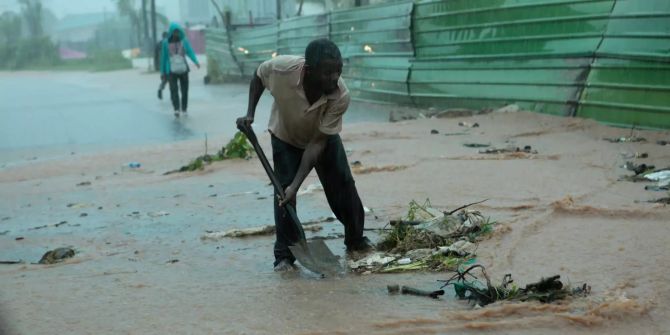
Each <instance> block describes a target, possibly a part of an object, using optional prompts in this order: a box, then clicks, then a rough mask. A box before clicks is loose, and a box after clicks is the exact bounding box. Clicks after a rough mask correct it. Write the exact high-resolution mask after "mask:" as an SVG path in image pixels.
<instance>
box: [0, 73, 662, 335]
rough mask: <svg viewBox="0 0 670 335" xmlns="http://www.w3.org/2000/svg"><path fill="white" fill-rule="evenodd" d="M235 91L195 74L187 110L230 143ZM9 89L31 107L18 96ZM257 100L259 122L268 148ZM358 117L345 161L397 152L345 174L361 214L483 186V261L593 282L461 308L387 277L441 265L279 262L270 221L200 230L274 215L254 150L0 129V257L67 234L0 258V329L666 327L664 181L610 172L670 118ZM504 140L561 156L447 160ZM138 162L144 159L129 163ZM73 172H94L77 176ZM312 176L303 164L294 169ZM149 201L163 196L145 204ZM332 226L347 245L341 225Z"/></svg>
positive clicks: (217, 140) (455, 202) (369, 220)
mask: <svg viewBox="0 0 670 335" xmlns="http://www.w3.org/2000/svg"><path fill="white" fill-rule="evenodd" d="M9 75H10V74H2V76H3V78H5V77H7V76H9ZM98 76H99V77H98ZM138 77H139V78H140V79H137V78H138ZM86 78H89V79H90V80H93V79H91V78H100V79H99V80H101V82H97V84H95V85H102V86H103V88H105V87H106V88H109V87H107V86H109V85H111V86H110V87H112V88H115V89H116V88H118V87H120V86H121V85H120V84H119V82H118V81H119V80H127V81H130V82H133V84H132V85H140V84H141V83H144V84H146V87H153V85H154V84H155V83H154V82H155V80H154V79H155V78H153V79H143V78H142V77H141V75H139V74H137V73H131V72H120V73H116V74H98V75H95V76H94V75H91V77H88V76H87V77H86ZM39 79H40V80H42V79H43V78H39ZM68 80H69V79H68ZM96 80H97V79H96ZM193 81H194V82H196V79H194V80H193ZM2 82H5V81H4V79H3V80H2ZM137 83H140V84H137ZM82 85H83V84H82ZM90 85H93V84H90ZM95 85H94V86H95ZM133 87H134V88H135V89H136V88H137V86H133ZM118 89H119V90H121V91H120V93H119V95H122V94H126V93H127V94H128V96H127V97H125V98H124V99H128V100H126V105H124V106H133V105H134V106H135V107H128V108H136V109H137V110H139V111H140V112H142V111H145V112H146V110H147V108H149V107H146V106H147V105H149V104H151V105H155V106H154V107H150V108H155V113H156V115H153V114H152V115H153V116H151V117H148V118H149V119H151V118H154V117H155V118H156V120H159V121H157V123H156V124H162V123H161V122H165V124H166V127H169V126H168V125H169V124H170V122H172V119H171V115H170V113H169V108H168V109H166V110H165V113H163V110H162V109H161V106H163V105H161V104H162V103H160V102H155V101H151V102H145V100H143V99H145V98H146V99H154V97H153V93H151V94H148V93H147V97H145V96H144V95H143V94H140V93H133V94H130V93H128V92H127V91H124V90H125V88H118ZM131 89H132V87H131ZM217 90H221V91H217ZM150 91H152V92H153V89H152V90H150ZM245 91H246V90H242V89H240V87H237V86H234V85H233V86H226V85H223V86H220V87H219V88H211V89H210V88H207V89H203V90H202V91H199V89H198V87H197V86H194V87H193V88H192V92H194V94H193V99H194V100H193V101H194V103H193V106H194V108H193V109H192V110H189V113H192V114H191V115H190V116H189V119H188V121H187V122H189V124H188V126H189V127H191V126H192V127H195V129H200V130H199V131H200V132H205V131H206V132H207V133H208V141H209V145H210V147H212V148H214V147H220V146H221V145H224V144H225V143H227V141H228V140H230V136H232V134H234V131H235V129H234V126H233V124H232V122H231V123H230V125H229V126H228V123H227V122H228V121H227V120H228V119H230V120H234V118H235V117H237V116H238V114H239V110H238V108H237V107H239V106H243V105H244V104H245V103H246V95H245V94H246V92H245ZM123 92H125V93H123ZM117 98H118V99H120V98H121V97H120V96H117V95H115V96H114V97H110V99H111V100H114V99H117ZM222 102H225V103H222ZM13 103H14V104H16V105H17V106H19V105H20V106H23V107H25V106H29V101H28V102H26V101H23V102H21V104H18V103H17V102H13ZM197 106H200V107H199V108H200V109H198V108H196V107H197ZM221 106H226V107H225V110H224V107H221ZM236 106H237V107H236ZM0 107H4V106H0ZM42 107H44V106H42ZM122 107H123V106H122ZM145 107H146V108H145ZM266 107H267V106H266ZM124 108H125V107H124ZM150 108H149V109H150ZM365 108H366V109H367V110H370V113H378V112H379V111H373V110H371V108H369V106H367V105H366V107H365ZM6 110H7V109H5V108H0V113H4V112H5V111H6ZM14 112H15V111H14V110H12V113H14ZM43 112H45V110H43ZM381 112H384V111H383V109H382V110H381ZM381 112H380V113H381ZM161 113H163V114H161ZM221 114H225V117H224V116H221ZM12 117H18V116H17V115H13V116H12ZM165 118H166V119H165ZM140 119H143V118H140ZM262 119H263V117H260V118H259V119H258V125H256V130H257V133H258V134H259V140H260V142H261V146H263V148H264V150H265V151H266V152H270V137H269V135H268V134H267V133H266V132H262V131H261V129H264V126H263V124H264V123H265V122H267V120H262ZM384 119H386V118H384ZM5 120H8V119H7V118H5ZM132 120H133V122H136V123H137V122H139V121H140V120H139V119H132ZM354 121H356V122H354ZM358 121H360V122H358ZM364 121H366V119H365V117H363V116H361V117H360V118H359V119H357V120H351V119H350V120H348V121H346V120H345V125H344V130H343V132H342V134H341V135H342V138H343V141H344V145H345V148H346V149H347V150H348V153H349V161H350V162H354V161H356V160H360V161H362V162H364V163H365V165H366V166H370V167H383V166H406V168H405V169H396V170H394V171H383V172H378V173H367V174H356V175H355V176H354V178H355V179H356V185H357V187H358V191H359V194H360V196H361V198H362V199H363V202H364V205H365V206H366V207H368V208H371V209H372V211H371V212H370V213H368V214H367V215H366V227H367V228H382V227H383V226H384V225H386V224H387V223H388V222H389V221H390V220H392V219H398V218H400V217H401V216H403V215H404V214H406V210H407V204H408V203H409V202H410V201H411V200H413V199H414V200H417V201H424V200H425V199H426V198H430V200H431V203H432V205H433V206H434V207H436V208H439V209H440V210H446V211H448V210H451V209H454V208H457V207H459V206H461V205H463V204H467V203H472V202H476V201H480V200H482V199H489V200H488V201H486V202H485V203H483V204H479V205H475V206H473V209H479V210H481V211H482V212H486V213H487V215H490V216H491V218H492V219H493V220H495V221H497V222H498V223H499V225H498V228H497V230H496V231H494V234H493V235H492V236H493V237H492V238H491V239H488V240H486V241H483V242H482V243H481V244H480V245H479V247H478V249H477V255H478V261H479V262H480V263H482V264H483V265H485V266H486V268H487V273H488V274H489V275H490V276H491V278H492V280H495V279H499V278H502V276H503V275H504V274H506V273H513V274H514V278H515V280H517V281H518V284H520V285H522V284H526V283H529V282H533V281H536V280H538V279H539V278H541V277H542V276H547V275H550V274H560V275H561V278H562V279H565V280H566V281H567V282H569V283H570V284H573V285H575V286H576V285H579V284H580V283H583V282H587V283H589V285H591V286H592V289H593V291H592V296H591V297H589V298H588V299H587V300H573V301H570V302H567V303H565V304H562V305H547V306H538V305H534V304H516V305H505V304H503V305H493V306H490V307H486V308H485V309H482V310H470V306H468V305H467V303H464V302H461V301H458V300H456V298H455V297H454V296H453V295H452V296H450V295H449V294H447V295H445V296H443V297H441V298H440V299H439V300H433V299H420V298H416V297H408V296H402V295H399V296H389V295H388V293H387V292H386V286H387V285H389V284H394V283H403V284H404V285H408V286H412V287H422V288H426V289H430V288H431V287H430V285H431V284H434V285H435V287H434V289H438V288H439V286H440V284H439V283H438V282H437V280H438V279H446V278H448V277H449V274H446V273H445V274H441V273H438V274H432V273H417V274H395V275H382V274H380V275H370V276H355V275H351V276H346V277H344V278H337V279H326V280H318V279H316V278H314V276H310V274H308V273H306V272H299V273H296V274H291V275H288V276H283V275H278V274H276V273H274V272H273V271H272V261H273V257H272V248H273V238H272V237H271V236H261V237H250V238H246V239H224V240H220V241H202V240H201V239H200V237H201V236H203V235H204V234H206V232H207V231H225V230H229V229H232V228H250V227H258V226H264V225H268V224H272V222H273V210H272V193H273V191H272V188H271V187H270V186H269V185H268V183H267V180H266V179H267V178H266V176H265V173H264V171H263V170H262V168H261V166H260V164H258V162H257V161H256V160H248V161H247V160H228V161H223V162H216V163H213V164H211V165H208V166H206V167H205V168H204V170H202V171H197V172H186V173H182V174H174V175H170V176H163V175H162V173H163V172H165V171H169V170H170V169H174V167H175V166H181V165H184V164H187V163H188V162H189V161H190V159H192V157H196V156H198V155H202V154H204V140H203V138H201V137H200V136H192V137H188V136H186V137H181V138H179V137H171V136H167V135H166V137H164V138H162V139H157V140H155V141H151V140H148V141H140V140H138V142H137V143H131V144H128V143H126V142H123V143H118V144H114V143H111V144H110V143H104V144H95V143H93V144H89V145H91V146H90V147H87V148H89V149H94V150H83V149H82V147H80V146H78V144H76V139H77V138H78V137H76V136H75V137H74V139H75V142H74V143H75V144H73V145H74V146H75V147H77V151H76V153H75V154H74V155H73V154H71V148H70V147H69V146H68V145H67V143H65V144H66V145H65V146H63V143H62V142H60V141H54V143H52V144H53V145H54V146H53V147H41V148H40V147H33V146H31V145H32V144H31V143H32V142H31V143H27V144H26V145H24V146H18V147H12V148H8V147H7V146H5V147H0V159H1V161H0V199H2V201H1V202H0V217H2V218H3V219H2V220H1V221H0V232H5V231H8V232H7V233H5V234H3V235H0V255H3V257H2V258H3V259H10V260H12V259H23V260H25V261H27V262H37V261H38V260H39V259H40V257H41V256H42V255H43V254H44V253H45V252H46V251H48V250H52V249H54V248H58V247H65V246H72V247H73V248H75V249H76V250H77V254H76V255H75V256H74V257H72V258H69V259H66V260H65V261H63V262H62V263H58V264H53V265H36V264H17V265H3V266H2V267H0V282H1V283H3V285H2V286H1V287H0V312H1V315H0V321H3V320H4V324H0V329H1V328H2V327H3V326H4V327H6V328H9V330H5V331H4V333H5V334H52V333H55V332H59V333H68V334H89V333H126V334H147V333H221V334H275V333H285V334H289V333H290V334H361V333H381V334H444V333H450V334H451V333H456V334H459V333H466V334H473V333H479V332H482V331H490V332H506V333H515V334H537V333H543V334H564V333H571V334H587V333H588V334H593V333H599V334H630V333H641V334H647V333H650V334H655V333H663V332H664V331H667V330H668V329H670V321H668V320H670V307H668V306H669V305H668V304H667V303H665V302H667V301H670V286H669V285H668V282H670V273H668V271H667V269H668V268H670V255H669V254H668V248H667V246H668V245H670V226H669V225H668V224H667V223H668V222H670V211H669V210H668V207H667V206H666V205H662V204H651V203H645V202H637V203H636V202H635V200H651V199H655V198H658V197H659V195H658V192H648V191H645V190H644V187H643V186H644V185H643V184H640V183H631V182H625V181H618V177H619V176H620V175H622V174H625V173H627V171H625V170H624V169H622V168H621V167H620V166H622V165H623V163H624V162H625V161H624V159H623V158H622V155H621V153H622V152H629V153H630V152H646V153H648V158H645V159H636V163H641V162H644V163H646V164H651V165H656V166H668V165H670V163H669V162H668V161H667V157H668V153H667V146H665V147H664V146H659V145H656V144H655V142H656V141H657V140H661V139H667V138H668V137H669V136H670V134H668V132H661V131H643V130H639V131H636V134H637V135H638V136H642V137H645V138H647V139H648V142H635V143H629V142H625V143H609V142H606V141H603V140H602V138H605V137H609V138H616V137H623V136H629V134H630V130H628V129H618V128H612V127H606V126H603V125H599V124H597V123H595V122H593V121H589V120H579V119H565V118H558V117H553V116H546V115H538V114H532V113H525V112H515V113H491V114H487V115H477V116H473V117H460V118H454V119H425V120H413V121H400V122H395V123H386V122H364ZM368 121H369V120H368ZM40 122H46V123H47V124H48V122H49V119H46V120H44V121H40ZM459 122H467V123H470V124H474V123H478V124H479V125H480V127H479V128H471V132H470V133H468V134H465V135H462V136H442V135H431V134H430V131H431V130H432V129H437V130H439V132H440V134H445V133H454V132H460V131H462V129H463V128H462V127H460V126H458V123H459ZM219 123H221V124H219ZM205 125H207V126H205ZM198 127H201V128H198ZM3 129H4V128H3ZM228 132H229V133H228ZM533 132H534V133H536V134H532V136H531V135H527V136H522V138H523V143H514V138H510V136H511V135H514V134H524V133H525V134H529V133H533ZM161 134H165V133H161ZM510 134H511V135H510ZM40 138H41V137H40ZM40 138H35V139H33V140H35V141H37V140H40ZM15 140H17V139H13V140H12V141H15ZM505 141H510V143H509V144H510V145H516V146H518V145H522V144H524V145H525V144H528V145H532V147H533V149H536V150H538V152H540V153H541V154H540V155H538V156H541V157H545V158H548V157H554V158H555V159H517V158H515V159H503V160H470V159H448V158H449V157H477V156H479V155H478V154H477V153H476V149H471V148H465V147H463V146H462V143H463V142H479V143H505ZM8 143H15V142H8ZM79 149H82V150H79ZM43 152H45V153H48V155H46V156H42V153H43ZM35 156H37V157H38V158H37V159H32V157H35ZM445 158H446V159H445ZM132 161H139V162H141V163H142V168H141V169H127V168H125V167H124V166H126V165H127V163H128V162H132ZM628 173H629V172H628ZM82 181H91V185H88V186H76V185H77V184H78V183H81V182H82ZM316 183H318V178H317V177H316V175H315V174H314V173H312V174H310V176H309V177H308V178H307V180H306V181H305V183H304V185H310V184H316ZM213 194H218V195H219V196H215V197H213V196H212V195H213ZM233 195H234V196H233ZM69 204H75V205H72V206H68V205H69ZM160 212H169V213H170V215H161V216H155V217H154V216H151V215H149V214H148V213H160ZM82 213H86V214H87V216H81V214H82ZM133 213H137V214H133ZM298 213H299V216H300V218H301V220H302V221H305V222H307V221H311V220H319V219H320V218H323V217H329V216H330V215H331V211H330V209H329V208H328V205H327V202H326V200H325V198H324V195H323V192H310V193H306V194H303V195H301V196H299V197H298ZM5 218H6V219H5ZM64 221H66V222H67V223H65V224H60V223H61V222H64ZM57 224H59V225H58V226H56V225H57ZM45 225H46V226H47V228H44V229H36V230H31V229H30V228H33V227H40V226H45ZM321 226H322V227H323V229H322V230H321V231H319V232H315V233H311V232H310V233H308V234H309V235H308V238H313V237H319V236H320V237H328V236H342V235H341V234H342V233H343V229H342V226H341V225H340V224H339V223H338V222H337V221H334V222H324V223H322V224H321ZM366 233H367V234H368V235H369V236H370V238H371V239H372V240H373V241H376V240H377V239H378V236H377V235H375V234H373V233H372V232H366ZM19 237H22V239H18V238H19ZM326 243H327V244H328V245H329V247H330V248H331V250H333V251H334V252H335V253H336V254H337V255H339V256H342V257H346V256H345V251H344V245H343V240H342V238H335V239H328V240H327V241H326ZM173 260H178V262H172V261H173ZM590 299H592V300H590Z"/></svg>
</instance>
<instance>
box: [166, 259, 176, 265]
mask: <svg viewBox="0 0 670 335" xmlns="http://www.w3.org/2000/svg"><path fill="white" fill-rule="evenodd" d="M178 262H179V260H178V259H171V260H169V261H167V262H165V263H166V264H174V263H178Z"/></svg>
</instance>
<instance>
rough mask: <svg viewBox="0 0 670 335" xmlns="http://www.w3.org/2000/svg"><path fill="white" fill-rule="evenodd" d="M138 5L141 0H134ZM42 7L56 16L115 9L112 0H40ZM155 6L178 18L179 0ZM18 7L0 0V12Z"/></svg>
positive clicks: (159, 0) (13, 1) (161, 1)
mask: <svg viewBox="0 0 670 335" xmlns="http://www.w3.org/2000/svg"><path fill="white" fill-rule="evenodd" d="M135 2H136V3H137V4H138V5H139V4H141V0H135ZM42 4H43V5H44V7H47V8H49V9H50V10H51V11H52V12H53V13H54V14H55V15H56V16H57V17H58V18H63V17H64V16H65V15H67V14H82V13H101V12H104V11H105V10H107V11H109V12H111V11H115V10H116V6H115V5H114V2H113V1H112V0H42ZM156 7H158V8H159V9H162V10H164V11H165V14H166V15H167V16H168V18H169V19H170V20H179V19H180V18H179V17H178V15H179V0H156ZM19 9H20V7H19V2H18V1H17V0H0V12H4V11H6V10H12V11H15V12H18V11H19Z"/></svg>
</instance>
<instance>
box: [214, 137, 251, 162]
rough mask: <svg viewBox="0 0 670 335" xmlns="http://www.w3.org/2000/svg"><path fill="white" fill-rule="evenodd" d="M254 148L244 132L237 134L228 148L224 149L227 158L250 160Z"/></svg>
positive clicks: (224, 155) (227, 145)
mask: <svg viewBox="0 0 670 335" xmlns="http://www.w3.org/2000/svg"><path fill="white" fill-rule="evenodd" d="M253 150H254V147H252V146H251V144H249V141H247V137H246V136H245V135H244V134H243V133H242V132H239V131H238V132H237V133H236V134H235V137H233V139H232V140H230V142H228V144H226V147H225V148H224V149H222V151H223V152H222V154H223V157H225V158H249V157H251V152H252V151H253Z"/></svg>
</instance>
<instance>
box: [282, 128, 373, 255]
mask: <svg viewBox="0 0 670 335" xmlns="http://www.w3.org/2000/svg"><path fill="white" fill-rule="evenodd" d="M303 152H304V150H302V149H299V148H296V147H294V146H292V145H290V144H288V143H286V142H284V141H282V140H280V139H278V138H277V137H275V136H274V135H273V136H272V158H273V161H274V170H275V174H276V175H277V178H278V179H279V182H280V183H281V184H282V187H284V188H286V187H287V186H288V185H289V184H291V182H292V181H293V178H294V177H295V175H296V173H297V172H298V167H299V166H300V160H301V159H302V154H303ZM315 168H316V173H317V174H318V176H319V180H320V181H321V185H323V190H324V192H325V193H326V199H327V200H328V205H330V209H331V210H332V211H333V213H334V214H335V217H336V218H337V219H338V220H339V221H340V222H341V223H342V224H343V225H344V244H345V245H347V246H349V245H353V244H356V243H358V242H360V240H361V239H362V238H363V225H364V221H365V212H364V211H363V204H362V203H361V199H360V198H359V197H358V191H357V190H356V185H355V183H354V178H353V176H352V175H351V169H349V162H348V161H347V155H346V152H345V151H344V146H343V145H342V140H341V139H340V135H331V136H328V140H327V144H326V147H325V149H324V151H323V153H322V155H321V157H319V159H318V161H317V163H316V166H315ZM275 193H276V192H275ZM274 198H275V199H274V212H275V226H276V227H277V240H276V242H275V247H274V254H275V265H277V264H278V263H279V262H280V261H281V260H282V259H288V260H290V261H294V260H295V257H293V255H292V254H291V251H290V250H289V248H288V247H289V246H290V245H293V244H294V243H295V242H297V241H298V232H297V231H296V229H295V226H294V225H293V222H292V220H291V217H290V216H289V215H288V213H287V212H286V210H285V209H284V208H283V207H280V206H279V202H278V200H277V194H275V197H274Z"/></svg>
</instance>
